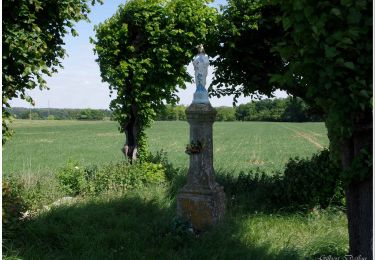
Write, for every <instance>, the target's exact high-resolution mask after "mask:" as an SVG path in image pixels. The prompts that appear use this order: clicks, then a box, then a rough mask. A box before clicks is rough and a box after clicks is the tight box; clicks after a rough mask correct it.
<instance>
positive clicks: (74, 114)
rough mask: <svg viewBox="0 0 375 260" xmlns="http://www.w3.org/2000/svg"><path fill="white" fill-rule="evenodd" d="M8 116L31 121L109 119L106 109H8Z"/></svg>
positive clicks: (110, 113) (109, 114)
mask: <svg viewBox="0 0 375 260" xmlns="http://www.w3.org/2000/svg"><path fill="white" fill-rule="evenodd" d="M9 112H10V114H11V115H12V116H13V117H14V118H17V119H31V120H104V119H106V118H108V119H110V118H111V116H112V112H111V111H110V110H108V109H90V108H87V109H68V108H31V109H30V108H23V107H14V108H9Z"/></svg>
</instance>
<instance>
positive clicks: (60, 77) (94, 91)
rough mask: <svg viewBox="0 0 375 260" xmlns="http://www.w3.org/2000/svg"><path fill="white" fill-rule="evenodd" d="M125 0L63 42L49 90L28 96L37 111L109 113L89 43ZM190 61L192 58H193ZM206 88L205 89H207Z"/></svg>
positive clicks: (108, 5)
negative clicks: (58, 66) (97, 27)
mask: <svg viewBox="0 0 375 260" xmlns="http://www.w3.org/2000/svg"><path fill="white" fill-rule="evenodd" d="M122 3H125V1H124V0H104V4H103V5H99V4H98V5H96V6H94V7H92V9H91V13H90V14H89V19H90V20H91V23H88V22H84V21H82V22H79V23H77V24H76V26H75V29H76V30H77V31H78V33H79V36H77V37H72V36H70V35H67V36H66V37H65V38H64V42H65V49H66V51H67V54H68V56H67V57H65V58H64V60H62V65H63V66H64V68H63V69H59V72H58V73H56V74H54V75H53V76H52V77H45V79H46V81H47V86H48V87H49V88H50V89H49V90H43V91H40V90H39V89H34V90H31V91H28V92H27V93H28V94H29V95H30V96H31V97H32V98H33V99H34V101H35V107H36V108H46V107H50V108H95V109H108V107H109V103H110V101H111V97H110V96H109V89H108V84H107V83H104V82H102V81H101V77H100V70H99V65H98V64H97V63H96V62H95V59H96V56H95V54H94V52H93V47H94V46H93V45H92V44H91V43H90V42H89V38H90V37H94V25H96V24H99V23H100V22H103V21H104V20H106V19H107V18H109V17H111V16H112V15H113V14H114V13H115V12H116V10H117V8H118V6H119V5H120V4H122ZM225 3H226V1H225V0H216V1H214V3H213V4H212V5H214V6H218V5H221V4H225ZM192 58H193V57H192ZM188 71H189V73H190V74H191V75H192V76H193V75H194V69H193V66H192V64H191V63H190V64H189V66H188ZM212 73H213V68H212V67H211V66H210V67H209V68H208V75H207V86H209V84H210V83H211V81H212V77H213V76H212ZM186 85H187V88H186V89H185V90H179V92H178V96H179V97H180V104H183V105H189V104H190V103H191V101H192V99H193V93H194V91H195V84H194V83H187V84H186ZM207 86H206V87H207ZM275 94H276V96H277V97H286V93H285V92H281V91H277V92H276V93H275ZM232 101H233V98H232V97H231V96H227V97H221V98H210V102H211V104H212V105H213V106H232ZM249 101H250V98H249V97H247V98H245V97H240V98H239V99H238V104H242V103H247V102H249ZM10 104H11V106H13V107H30V106H31V105H30V104H29V103H27V102H25V101H23V100H21V99H13V100H12V101H11V102H10Z"/></svg>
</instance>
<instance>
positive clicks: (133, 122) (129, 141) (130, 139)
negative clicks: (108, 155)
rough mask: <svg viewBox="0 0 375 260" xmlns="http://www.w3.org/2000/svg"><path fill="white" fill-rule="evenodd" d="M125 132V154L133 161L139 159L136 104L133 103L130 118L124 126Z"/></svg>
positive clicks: (123, 150) (123, 149)
mask: <svg viewBox="0 0 375 260" xmlns="http://www.w3.org/2000/svg"><path fill="white" fill-rule="evenodd" d="M123 129H124V132H125V144H124V147H123V148H122V149H121V150H122V152H123V153H124V155H125V158H127V159H128V160H130V162H133V160H136V159H137V152H138V134H139V130H140V129H139V123H138V119H137V108H136V105H135V104H133V105H132V111H131V114H130V115H129V120H128V121H127V122H126V124H125V125H124V126H123Z"/></svg>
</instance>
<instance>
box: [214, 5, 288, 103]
mask: <svg viewBox="0 0 375 260" xmlns="http://www.w3.org/2000/svg"><path fill="white" fill-rule="evenodd" d="M277 15H278V8H277V6H276V7H275V6H273V5H264V4H262V1H253V0H240V1H237V0H229V1H228V5H226V6H224V7H223V8H222V13H221V15H220V19H219V20H218V21H219V22H218V25H217V28H216V31H215V32H216V34H215V36H213V37H212V40H213V41H214V43H213V44H212V50H211V51H212V53H211V56H212V57H215V58H214V59H213V61H212V62H211V65H213V66H214V71H215V73H214V79H213V81H212V84H211V86H210V88H209V91H210V93H211V95H216V96H218V97H220V96H223V95H234V99H235V100H236V99H237V97H239V96H240V95H245V96H252V95H256V94H264V95H267V96H272V92H273V91H275V90H276V89H277V88H276V86H275V85H273V84H270V83H269V80H270V77H271V73H270V72H280V71H281V70H282V69H283V60H282V58H281V57H280V55H278V54H277V53H274V52H272V48H273V47H274V42H275V41H276V40H277V39H279V38H280V37H281V36H282V34H283V30H282V27H281V25H280V24H277V23H275V20H276V17H277ZM289 92H290V91H289Z"/></svg>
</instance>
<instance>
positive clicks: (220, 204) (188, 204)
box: [177, 185, 225, 231]
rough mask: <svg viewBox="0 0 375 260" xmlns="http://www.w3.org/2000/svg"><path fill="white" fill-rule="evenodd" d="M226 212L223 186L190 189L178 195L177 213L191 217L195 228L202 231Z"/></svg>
mask: <svg viewBox="0 0 375 260" xmlns="http://www.w3.org/2000/svg"><path fill="white" fill-rule="evenodd" d="M224 214H225V193H224V189H223V187H222V186H219V185H217V186H215V188H213V189H195V188H193V189H189V188H187V187H186V186H185V187H184V188H183V189H182V190H181V191H180V193H179V194H178V196H177V215H179V216H182V217H185V218H187V219H189V221H190V222H191V224H192V226H193V228H194V230H196V231H202V230H204V229H206V228H207V227H209V226H211V225H213V224H216V223H217V222H218V221H219V220H221V219H222V218H223V217H224Z"/></svg>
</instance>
